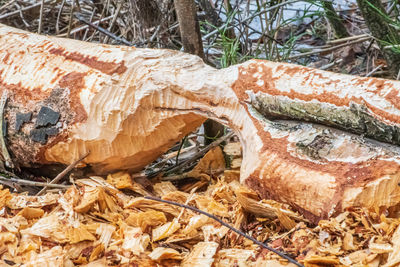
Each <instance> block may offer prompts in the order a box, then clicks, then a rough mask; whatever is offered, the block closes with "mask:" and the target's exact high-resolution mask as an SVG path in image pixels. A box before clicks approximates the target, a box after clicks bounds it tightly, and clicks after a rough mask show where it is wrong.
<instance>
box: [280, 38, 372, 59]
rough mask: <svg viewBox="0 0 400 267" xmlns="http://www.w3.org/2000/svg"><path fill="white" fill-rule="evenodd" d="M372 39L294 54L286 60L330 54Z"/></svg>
mask: <svg viewBox="0 0 400 267" xmlns="http://www.w3.org/2000/svg"><path fill="white" fill-rule="evenodd" d="M371 38H372V37H367V38H362V39H358V40H355V41H353V42H348V43H345V44H340V45H336V46H332V47H328V48H323V49H317V50H314V51H310V52H305V53H300V54H296V55H292V56H289V57H288V59H295V58H299V57H305V56H310V55H315V54H319V53H323V52H330V51H333V50H336V49H339V48H342V47H345V46H349V45H353V44H357V43H362V42H365V41H368V40H370V39H371Z"/></svg>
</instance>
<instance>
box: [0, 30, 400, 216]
mask: <svg viewBox="0 0 400 267" xmlns="http://www.w3.org/2000/svg"><path fill="white" fill-rule="evenodd" d="M0 36H1V37H0V63H1V64H0V86H1V89H2V91H3V92H5V91H6V92H7V93H8V102H7V105H6V107H5V110H4V119H5V120H6V121H7V123H8V132H7V135H6V137H5V138H6V141H7V144H8V150H9V152H10V154H11V157H12V160H13V162H14V163H15V164H18V165H20V166H23V167H43V166H46V164H53V163H62V164H70V163H71V162H73V161H75V160H76V159H77V158H79V157H80V156H82V155H84V154H85V153H87V152H88V151H90V154H89V156H88V157H87V158H85V160H84V161H83V162H84V163H85V164H86V165H87V166H90V167H91V168H92V169H93V170H94V171H95V172H97V173H106V172H111V171H116V170H121V169H127V170H139V169H141V168H143V167H144V166H145V165H147V164H148V163H150V162H151V161H153V160H154V159H156V158H157V157H158V156H159V155H160V154H162V153H163V152H165V151H166V150H167V149H168V148H169V147H171V146H172V145H173V144H174V143H175V142H177V141H179V140H180V139H181V138H182V137H183V136H185V135H186V134H188V133H189V132H190V131H192V130H194V129H196V127H198V126H199V125H200V124H201V123H202V122H203V121H204V120H205V119H206V118H212V119H214V120H217V121H219V122H221V123H223V124H226V125H227V126H229V127H230V128H232V129H233V130H234V131H235V132H236V133H237V134H238V136H239V138H240V140H241V143H242V145H243V154H244V159H243V164H242V169H241V181H242V182H243V183H246V184H247V185H249V186H250V187H252V188H253V189H255V190H257V192H258V193H259V194H260V195H261V196H262V197H270V198H273V199H276V200H279V201H283V202H286V203H289V204H290V205H292V206H293V207H295V208H297V209H298V210H301V211H303V212H304V214H305V215H306V216H307V217H308V218H310V219H313V220H315V221H317V220H318V219H320V218H326V217H328V216H329V215H330V214H333V213H334V212H337V211H341V210H342V209H343V208H346V207H349V206H354V205H356V206H365V207H368V208H372V207H382V206H385V207H391V206H394V205H397V204H398V203H399V201H400V187H399V186H398V185H397V184H398V183H399V182H400V164H399V162H400V161H399V159H400V151H399V147H398V146H397V145H393V144H399V143H400V138H399V123H400V111H399V109H398V107H399V102H398V99H399V97H398V93H399V91H400V83H399V82H396V81H389V80H382V79H374V78H360V77H354V76H347V75H342V74H335V73H330V72H324V71H320V70H314V69H309V68H305V67H301V66H295V65H290V64H283V63H273V62H268V61H257V60H252V61H249V62H246V63H244V64H241V65H237V66H233V67H230V68H227V69H223V70H216V69H214V68H211V67H209V66H207V65H205V64H204V63H203V62H202V61H201V60H200V59H199V58H198V57H196V56H192V55H188V54H184V53H180V52H176V51H170V50H151V49H135V48H129V47H119V46H109V45H100V44H91V43H84V42H79V41H74V40H67V39H57V38H52V37H46V36H38V35H35V34H30V33H26V32H23V31H20V30H16V29H13V28H10V27H7V26H1V27H0ZM266 117H269V118H271V117H273V118H292V119H297V120H307V121H313V122H318V123H323V124H327V125H330V126H335V127H337V128H341V129H345V130H348V131H351V132H355V133H359V134H360V133H361V134H364V135H366V136H370V137H373V138H375V139H378V140H383V141H386V142H390V143H393V144H386V143H381V142H378V141H373V140H369V139H364V138H361V137H359V136H358V135H354V134H350V133H347V132H343V131H341V130H336V129H333V128H329V127H326V126H319V125H316V124H312V123H305V122H299V121H270V120H267V119H266Z"/></svg>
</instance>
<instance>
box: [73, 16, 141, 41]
mask: <svg viewBox="0 0 400 267" xmlns="http://www.w3.org/2000/svg"><path fill="white" fill-rule="evenodd" d="M75 17H76V18H77V19H78V20H79V21H81V22H83V23H85V24H87V25H89V26H90V27H92V28H94V29H96V30H98V31H99V32H101V33H103V34H105V35H107V36H109V37H111V38H113V39H114V40H116V41H117V42H120V43H123V44H124V45H127V46H134V44H132V43H131V42H129V41H127V40H125V39H123V38H121V37H118V36H116V35H115V34H113V33H111V32H109V31H107V30H106V29H104V28H102V27H99V26H97V25H95V24H93V23H91V22H89V21H87V20H86V19H84V18H83V17H82V16H81V15H79V14H77V13H75ZM112 17H114V16H112Z"/></svg>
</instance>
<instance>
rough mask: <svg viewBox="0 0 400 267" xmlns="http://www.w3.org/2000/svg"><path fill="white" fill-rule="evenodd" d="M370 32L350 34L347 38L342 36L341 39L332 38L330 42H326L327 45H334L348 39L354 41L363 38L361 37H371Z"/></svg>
mask: <svg viewBox="0 0 400 267" xmlns="http://www.w3.org/2000/svg"><path fill="white" fill-rule="evenodd" d="M369 36H370V35H369V34H366V33H365V34H360V35H355V36H350V37H345V38H340V39H335V40H330V41H328V42H326V44H327V45H333V44H340V43H344V42H347V41H353V40H357V39H361V38H365V37H369Z"/></svg>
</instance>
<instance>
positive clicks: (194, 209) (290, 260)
mask: <svg viewBox="0 0 400 267" xmlns="http://www.w3.org/2000/svg"><path fill="white" fill-rule="evenodd" d="M144 198H145V199H150V200H154V201H158V202H162V203H166V204H171V205H174V206H178V207H181V208H186V209H189V210H191V211H194V212H197V213H200V214H203V215H205V216H207V217H209V218H211V219H213V220H215V221H217V222H219V223H220V224H221V225H223V226H225V227H227V228H229V229H230V230H231V231H233V232H235V233H237V234H238V235H241V236H243V237H244V238H247V239H249V240H251V241H253V242H254V243H256V244H257V245H259V246H260V247H262V248H265V249H268V250H269V251H271V252H273V253H275V254H277V255H279V256H280V257H282V258H284V259H285V260H288V261H289V262H291V263H293V264H295V265H297V266H300V267H304V266H303V265H302V264H300V263H299V262H297V261H296V260H294V259H292V258H291V257H289V256H288V255H286V254H284V253H282V252H280V251H278V250H276V249H274V248H271V247H270V246H267V245H265V244H264V243H262V242H260V241H258V240H257V239H255V238H254V237H252V236H249V235H247V234H245V233H244V232H242V231H240V230H239V229H236V228H235V227H233V226H231V225H229V224H228V223H226V222H224V221H223V220H221V219H220V218H218V217H216V216H214V215H212V214H210V213H208V212H205V211H202V210H200V209H198V208H195V207H192V206H189V205H185V204H181V203H178V202H175V201H169V200H164V199H161V198H158V197H153V196H145V197H144Z"/></svg>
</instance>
